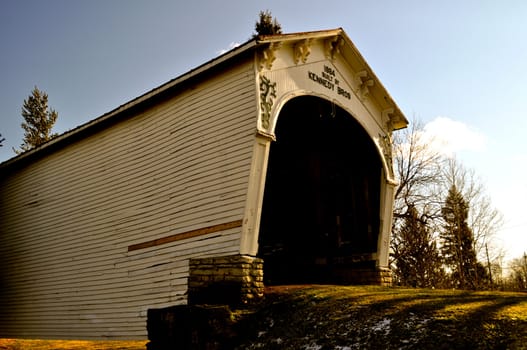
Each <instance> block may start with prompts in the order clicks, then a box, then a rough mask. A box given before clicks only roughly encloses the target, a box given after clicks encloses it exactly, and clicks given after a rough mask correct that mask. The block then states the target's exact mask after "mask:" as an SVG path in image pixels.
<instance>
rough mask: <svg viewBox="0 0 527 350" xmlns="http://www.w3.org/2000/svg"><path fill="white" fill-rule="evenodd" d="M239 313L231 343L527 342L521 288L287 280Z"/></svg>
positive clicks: (14, 345) (388, 345)
mask: <svg viewBox="0 0 527 350" xmlns="http://www.w3.org/2000/svg"><path fill="white" fill-rule="evenodd" d="M234 316H235V317H236V318H237V320H238V321H237V323H236V327H237V329H238V332H237V333H238V334H241V335H242V336H240V337H238V338H236V339H235V341H234V343H231V344H230V345H229V346H227V347H226V348H228V349H232V348H237V349H313V350H314V349H339V350H350V349H527V294H521V293H500V292H465V291H445V290H423V289H402V288H383V287H374V286H350V287H344V286H296V287H293V286H283V287H271V288H268V289H267V292H266V298H265V301H264V302H263V303H262V304H261V305H259V306H258V307H256V308H255V309H254V310H251V311H248V310H244V311H238V312H235V313H234ZM232 340H233V339H231V341H232ZM145 343H146V342H75V341H73V342H72V341H40V340H5V339H0V349H10V350H11V349H112V350H117V349H122V350H132V349H134V350H135V349H141V348H142V349H144V348H145V347H144V346H145Z"/></svg>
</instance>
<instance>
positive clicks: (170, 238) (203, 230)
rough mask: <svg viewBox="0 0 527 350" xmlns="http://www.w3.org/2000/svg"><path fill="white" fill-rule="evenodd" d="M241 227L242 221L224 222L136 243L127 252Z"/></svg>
mask: <svg viewBox="0 0 527 350" xmlns="http://www.w3.org/2000/svg"><path fill="white" fill-rule="evenodd" d="M241 226H242V220H235V221H231V222H226V223H223V224H218V225H213V226H209V227H204V228H200V229H197V230H192V231H187V232H182V233H176V234H175V235H171V236H167V237H163V238H158V239H154V240H152V241H147V242H143V243H138V244H132V245H131V246H128V251H129V252H131V251H134V250H139V249H145V248H150V247H155V246H158V245H162V244H166V243H171V242H175V241H180V240H182V239H187V238H192V237H196V236H201V235H206V234H209V233H214V232H218V231H223V230H228V229H231V228H235V227H241Z"/></svg>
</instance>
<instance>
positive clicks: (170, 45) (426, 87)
mask: <svg viewBox="0 0 527 350" xmlns="http://www.w3.org/2000/svg"><path fill="white" fill-rule="evenodd" d="M265 9H269V10H271V11H272V13H273V15H274V16H276V17H277V18H278V20H279V22H280V23H281V24H282V28H283V30H284V31H285V32H298V31H310V30H320V29H333V28H337V27H342V28H343V29H344V30H345V31H346V32H347V34H348V35H349V37H350V38H351V39H352V41H353V42H354V43H355V45H356V46H357V47H358V49H359V50H360V51H361V53H362V54H363V56H364V57H365V58H366V60H367V61H368V63H369V64H370V66H371V67H372V68H373V70H374V71H375V72H376V74H377V76H378V77H379V78H380V80H381V81H382V82H383V85H384V86H385V87H386V88H387V89H388V91H389V92H390V94H391V95H392V96H393V98H394V99H395V101H396V102H397V104H398V105H399V106H400V108H401V109H402V110H403V112H404V113H405V114H406V116H407V117H408V118H409V119H413V118H418V119H421V120H422V121H423V122H425V123H430V125H431V126H434V129H435V130H436V133H437V134H440V135H442V136H444V137H445V138H446V139H448V140H450V141H451V144H452V147H451V148H452V151H454V152H455V153H456V154H457V156H458V158H459V159H460V160H461V161H462V162H463V163H464V164H465V165H466V166H468V167H471V168H473V169H474V170H475V171H476V173H477V174H478V175H479V176H480V177H481V179H482V182H484V183H485V184H486V187H487V190H488V193H489V195H490V196H491V198H492V201H493V203H494V205H495V206H496V207H497V208H498V209H499V210H500V211H501V212H502V213H503V215H504V217H505V224H504V226H503V229H502V230H501V232H500V236H499V241H500V243H501V244H502V245H503V247H504V248H505V249H506V251H507V253H508V257H509V258H510V257H518V256H520V255H521V254H522V253H523V252H524V251H527V234H526V233H527V215H526V214H525V213H527V204H526V198H527V182H526V180H525V173H526V172H527V141H526V138H525V137H524V136H525V132H526V131H527V103H526V101H527V99H526V97H525V95H526V93H527V88H526V87H525V84H526V82H527V39H526V38H527V21H526V20H525V19H526V18H527V2H526V1H523V0H504V1H486V0H479V1H475V0H464V1H459V0H456V1H454V0H443V1H422V0H415V1H413V0H399V1H393V0H377V1H355V0H345V1H328V0H325V1H323V2H322V1H320V2H315V1H305V0H304V1H291V0H286V1H284V0H278V1H254V0H235V1H231V0H222V1H219V0H207V1H205V0H192V1H179V0H172V1H168V0H166V1H165V0H163V1H160V0H149V1H146V0H145V1H137V0H110V1H108V0H90V1H72V0H61V1H58V0H46V1H26V0H3V1H1V2H0V53H1V54H0V133H1V134H2V135H3V137H5V138H6V141H5V142H4V147H2V148H0V161H3V160H6V159H8V158H10V157H12V156H13V155H14V153H13V151H12V147H18V146H19V145H20V143H21V142H22V135H23V134H22V130H21V128H20V123H21V121H22V117H21V116H20V108H21V105H22V102H23V100H24V99H25V98H27V96H28V95H29V94H30V92H31V90H32V89H33V87H34V86H35V85H36V86H38V87H39V88H40V89H42V90H44V91H46V92H47V93H48V94H49V105H50V106H51V107H52V108H54V109H56V110H57V111H58V112H59V119H58V122H57V124H56V126H55V131H56V132H59V133H61V132H64V131H66V130H69V129H72V128H74V127H76V126H78V125H80V124H82V123H85V122H87V121H89V120H91V119H94V118H96V117H98V116H100V115H102V114H104V113H106V112H108V111H110V110H112V109H114V108H115V107H117V106H119V105H121V104H123V103H125V102H127V101H129V100H130V99H132V98H135V97H137V96H139V95H141V94H143V93H144V92H146V91H148V90H150V89H152V88H154V87H156V86H158V85H160V84H162V83H164V82H166V81H168V80H170V79H172V78H175V77H177V76H179V75H181V74H183V73H185V72H186V71H188V70H189V69H192V68H194V67H196V66H198V65H200V64H202V63H204V62H205V61H208V60H210V59H211V58H214V57H215V56H217V55H218V54H219V52H220V51H221V50H224V49H228V48H229V46H230V45H231V44H232V43H242V42H245V41H246V40H248V39H249V37H250V36H251V34H252V32H253V28H254V22H255V20H256V18H257V15H258V12H259V11H260V10H265ZM445 121H446V122H445Z"/></svg>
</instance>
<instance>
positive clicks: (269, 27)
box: [253, 10, 282, 38]
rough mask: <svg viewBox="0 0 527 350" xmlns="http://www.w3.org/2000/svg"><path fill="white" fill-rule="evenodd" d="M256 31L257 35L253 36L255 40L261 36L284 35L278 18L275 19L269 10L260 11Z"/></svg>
mask: <svg viewBox="0 0 527 350" xmlns="http://www.w3.org/2000/svg"><path fill="white" fill-rule="evenodd" d="M254 30H255V31H256V34H254V35H253V38H254V37H258V36H260V35H273V34H282V26H281V25H280V23H278V21H277V20H276V18H273V15H272V14H271V12H270V11H269V10H266V11H260V14H259V20H258V22H256V24H255V26H254Z"/></svg>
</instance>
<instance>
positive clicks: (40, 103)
mask: <svg viewBox="0 0 527 350" xmlns="http://www.w3.org/2000/svg"><path fill="white" fill-rule="evenodd" d="M22 117H23V118H24V122H23V123H22V129H24V140H23V141H24V142H23V143H22V144H21V145H20V150H14V151H15V153H17V154H19V153H22V152H25V151H28V150H30V149H32V148H34V147H37V146H40V145H41V144H43V143H44V142H47V141H49V140H51V139H52V138H53V137H55V136H57V134H54V133H52V132H51V129H52V128H53V125H54V124H55V122H56V121H57V117H58V113H57V112H56V111H55V110H53V109H49V108H48V94H46V93H45V92H43V91H41V90H39V89H38V88H37V87H36V86H35V88H34V89H33V91H32V92H31V95H30V96H29V97H28V98H27V99H26V100H24V104H23V106H22Z"/></svg>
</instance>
